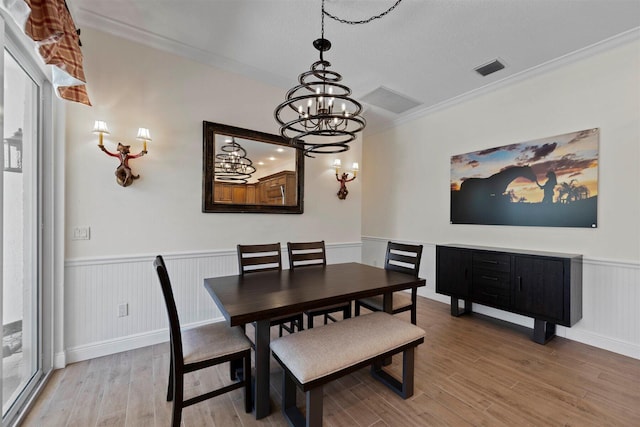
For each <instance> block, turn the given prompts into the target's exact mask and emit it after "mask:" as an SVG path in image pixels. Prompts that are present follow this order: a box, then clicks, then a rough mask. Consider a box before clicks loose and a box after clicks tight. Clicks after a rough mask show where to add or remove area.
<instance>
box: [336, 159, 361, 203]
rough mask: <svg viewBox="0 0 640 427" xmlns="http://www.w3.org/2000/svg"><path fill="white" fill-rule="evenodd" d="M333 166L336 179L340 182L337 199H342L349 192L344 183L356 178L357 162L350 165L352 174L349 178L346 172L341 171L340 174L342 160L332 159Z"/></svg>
mask: <svg viewBox="0 0 640 427" xmlns="http://www.w3.org/2000/svg"><path fill="white" fill-rule="evenodd" d="M333 167H334V168H335V170H336V179H337V180H338V182H339V183H340V189H339V190H338V199H340V200H344V199H346V198H347V194H349V190H347V185H346V184H347V182H351V181H353V180H354V179H356V175H357V174H358V170H359V169H360V168H359V165H358V163H356V162H354V163H353V165H352V166H351V174H352V175H353V176H352V177H351V178H349V173H348V172H343V173H342V175H340V168H341V167H342V162H341V161H340V159H335V160H334V161H333Z"/></svg>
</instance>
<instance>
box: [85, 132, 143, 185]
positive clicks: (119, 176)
mask: <svg viewBox="0 0 640 427" xmlns="http://www.w3.org/2000/svg"><path fill="white" fill-rule="evenodd" d="M93 133H95V134H98V138H99V139H98V148H100V149H101V150H102V151H104V152H105V153H106V154H107V155H109V156H111V157H116V158H118V159H119V160H120V165H119V166H118V167H117V168H116V172H115V175H116V182H117V183H118V184H119V185H121V186H123V187H128V186H129V185H131V184H132V183H133V180H134V179H138V178H140V175H134V174H133V172H132V171H131V168H130V167H129V160H131V159H137V158H138V157H142V156H144V155H145V154H147V142H148V141H151V134H150V132H149V129H146V128H139V129H138V136H137V137H136V139H138V140H141V141H142V143H143V147H142V151H141V152H140V153H138V154H130V152H129V149H130V148H131V145H123V144H121V143H118V148H117V150H118V152H117V153H113V152H111V151H109V150H107V149H106V148H105V147H104V143H103V137H104V135H109V128H108V127H107V123H106V122H104V121H102V120H96V122H95V123H94V125H93Z"/></svg>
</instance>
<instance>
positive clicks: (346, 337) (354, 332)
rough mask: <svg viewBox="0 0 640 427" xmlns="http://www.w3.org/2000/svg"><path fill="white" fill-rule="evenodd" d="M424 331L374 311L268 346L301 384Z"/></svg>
mask: <svg viewBox="0 0 640 427" xmlns="http://www.w3.org/2000/svg"><path fill="white" fill-rule="evenodd" d="M424 335H425V332H424V330H422V329H420V328H419V327H417V326H415V325H412V324H411V323H408V322H405V321H403V320H401V319H399V318H397V317H394V316H392V315H390V314H388V313H385V312H375V313H371V314H366V315H363V316H358V317H354V318H350V319H345V320H341V321H339V322H336V323H331V324H329V325H326V326H321V327H318V328H313V329H307V330H305V331H301V332H297V333H295V334H292V335H287V336H285V337H282V338H279V339H276V340H274V341H272V342H271V350H272V351H273V352H274V354H276V356H278V358H279V359H280V360H281V361H282V362H283V363H284V364H285V365H286V366H287V368H288V369H289V371H290V372H291V373H292V374H293V376H295V377H296V379H297V380H298V381H299V382H300V383H301V384H305V383H308V382H311V381H314V380H316V379H318V378H322V377H324V376H327V375H330V374H332V373H334V372H337V371H340V370H342V369H344V368H347V367H349V366H353V365H355V364H357V363H360V362H363V361H366V360H369V359H371V358H373V357H375V356H378V355H381V354H384V353H385V352H387V351H391V350H393V349H395V348H398V347H401V346H403V345H405V344H409V343H411V342H413V341H415V340H417V339H419V338H422V337H424Z"/></svg>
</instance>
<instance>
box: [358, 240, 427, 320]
mask: <svg viewBox="0 0 640 427" xmlns="http://www.w3.org/2000/svg"><path fill="white" fill-rule="evenodd" d="M421 257H422V245H408V244H404V243H395V242H388V243H387V254H386V256H385V259H384V269H385V270H390V271H399V272H401V273H407V274H411V275H413V276H414V277H416V278H417V277H418V272H419V271H420V258H421ZM417 289H418V288H415V287H414V288H412V289H411V296H409V295H407V293H406V292H394V293H393V307H392V310H391V313H392V314H397V313H402V312H404V311H411V323H413V324H414V325H415V324H416V298H417ZM361 307H364V308H366V309H368V310H371V311H383V296H382V295H376V296H373V297H368V298H362V299H358V300H356V301H355V310H354V314H355V315H356V316H359V315H360V308H361Z"/></svg>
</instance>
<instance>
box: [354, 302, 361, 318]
mask: <svg viewBox="0 0 640 427" xmlns="http://www.w3.org/2000/svg"><path fill="white" fill-rule="evenodd" d="M354 305H355V310H354V315H355V317H358V316H360V304H359V303H358V301H356V302H355V303H354Z"/></svg>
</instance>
